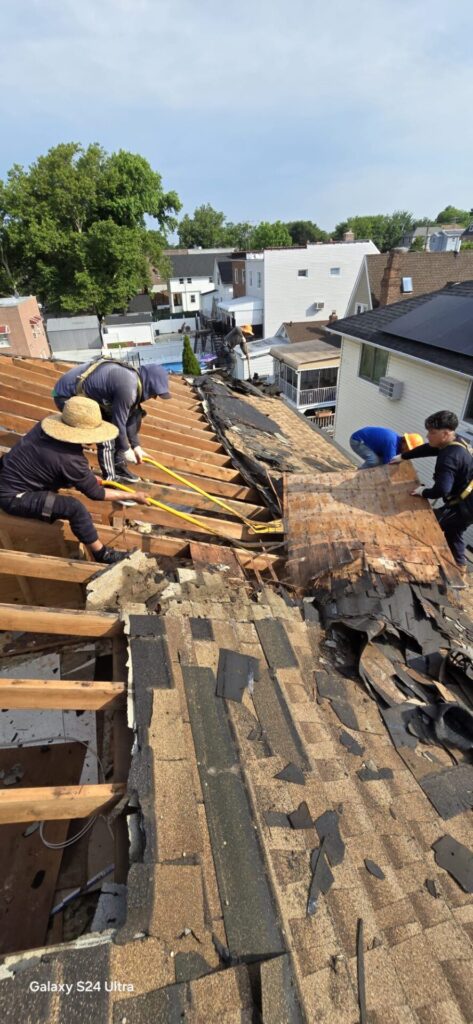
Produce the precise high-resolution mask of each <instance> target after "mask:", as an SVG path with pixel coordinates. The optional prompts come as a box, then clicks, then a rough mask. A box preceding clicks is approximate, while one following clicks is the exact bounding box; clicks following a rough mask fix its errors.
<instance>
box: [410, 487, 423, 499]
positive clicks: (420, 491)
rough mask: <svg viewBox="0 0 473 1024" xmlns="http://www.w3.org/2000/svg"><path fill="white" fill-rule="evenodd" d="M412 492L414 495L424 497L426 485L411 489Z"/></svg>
mask: <svg viewBox="0 0 473 1024" xmlns="http://www.w3.org/2000/svg"><path fill="white" fill-rule="evenodd" d="M411 494H412V496H413V497H416V498H422V497H423V495H424V485H423V484H422V486H421V487H416V489H415V491H411Z"/></svg>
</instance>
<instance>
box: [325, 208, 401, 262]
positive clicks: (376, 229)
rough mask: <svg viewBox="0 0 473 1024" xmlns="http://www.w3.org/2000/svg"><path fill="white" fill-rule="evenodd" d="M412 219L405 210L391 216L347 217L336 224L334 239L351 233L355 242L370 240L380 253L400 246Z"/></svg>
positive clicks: (395, 212)
mask: <svg viewBox="0 0 473 1024" xmlns="http://www.w3.org/2000/svg"><path fill="white" fill-rule="evenodd" d="M413 225H414V218H413V216H412V214H410V213H408V212H407V211H406V210H395V211H394V213H392V214H389V215H388V214H384V213H379V214H374V215H373V216H367V217H349V218H348V220H345V221H342V222H341V223H340V224H337V226H336V228H335V232H334V238H336V239H342V238H343V236H344V234H345V232H346V231H353V234H354V235H355V240H361V239H371V241H372V242H374V244H375V245H377V246H378V249H380V250H381V252H387V251H388V250H389V249H392V248H394V247H395V246H397V245H400V244H401V241H402V238H403V236H404V235H405V234H406V233H407V232H408V231H410V230H411V229H412V227H413Z"/></svg>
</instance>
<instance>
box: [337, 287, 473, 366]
mask: <svg viewBox="0 0 473 1024" xmlns="http://www.w3.org/2000/svg"><path fill="white" fill-rule="evenodd" d="M444 292H449V293H451V292H453V293H454V294H455V295H456V296H459V297H462V296H465V297H467V298H473V281H465V282H463V283H462V284H455V285H449V286H448V287H447V288H442V289H440V290H439V291H437V292H431V293H428V294H427V295H417V296H416V297H415V298H412V299H407V300H405V301H404V302H394V303H393V304H392V305H391V306H379V307H378V308H377V309H373V310H370V311H369V312H367V313H358V314H357V315H356V316H347V317H345V318H344V319H343V320H337V321H335V322H334V323H333V324H330V325H329V326H328V327H327V330H328V331H334V332H335V333H337V334H342V335H343V334H345V335H348V336H349V337H351V338H357V339H359V340H360V341H365V342H371V343H372V344H375V345H379V346H380V347H381V348H387V349H390V350H391V351H392V352H400V353H404V354H405V355H409V356H414V357H415V358H416V359H422V360H423V361H424V362H428V363H434V364H435V365H437V366H444V367H445V368H446V369H448V370H456V371H458V372H459V373H466V374H469V375H470V376H473V353H472V355H469V356H466V355H459V354H458V353H457V352H449V351H448V350H447V349H442V348H436V347H434V346H433V345H425V344H423V343H421V342H418V341H408V340H407V339H406V338H401V337H397V336H396V335H393V334H386V333H385V332H384V328H386V327H387V326H388V325H389V327H390V328H391V326H392V324H393V323H394V322H395V321H396V320H397V319H398V318H399V317H401V316H405V315H406V313H408V312H409V311H410V310H412V309H417V307H418V306H422V305H423V304H424V303H428V302H430V301H431V299H432V298H433V296H434V295H441V294H442V293H444Z"/></svg>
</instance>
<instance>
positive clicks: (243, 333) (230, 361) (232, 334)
mask: <svg viewBox="0 0 473 1024" xmlns="http://www.w3.org/2000/svg"><path fill="white" fill-rule="evenodd" d="M253 337H254V331H253V328H252V326H251V324H243V327H233V328H232V330H231V331H229V333H228V334H226V335H225V337H224V339H223V342H222V349H221V363H222V365H223V366H224V367H225V369H226V370H228V372H229V373H230V374H231V375H232V377H234V376H235V371H236V354H235V349H236V348H237V346H238V345H239V346H240V348H241V351H242V352H243V355H244V356H246V361H247V363H248V380H250V377H251V367H250V353H249V351H248V345H247V343H246V339H247V338H253Z"/></svg>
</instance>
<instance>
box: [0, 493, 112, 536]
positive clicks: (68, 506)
mask: <svg viewBox="0 0 473 1024" xmlns="http://www.w3.org/2000/svg"><path fill="white" fill-rule="evenodd" d="M45 504H46V508H45ZM0 508H1V509H3V511H4V512H7V513H8V515H10V516H25V518H26V519H39V520H41V521H42V522H43V523H55V522H56V519H67V520H68V522H69V523H70V526H71V530H72V532H73V533H74V534H75V536H76V537H77V540H80V541H81V542H82V543H83V544H93V542H94V541H95V540H98V533H97V530H96V529H95V526H94V524H93V522H92V517H91V515H90V513H89V512H88V511H87V509H86V508H84V506H83V505H82V503H81V502H80V501H78V499H77V498H69V497H68V496H67V495H65V494H54V492H53V491H26V492H25V494H22V496H21V497H20V498H19V497H17V495H16V494H0Z"/></svg>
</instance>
